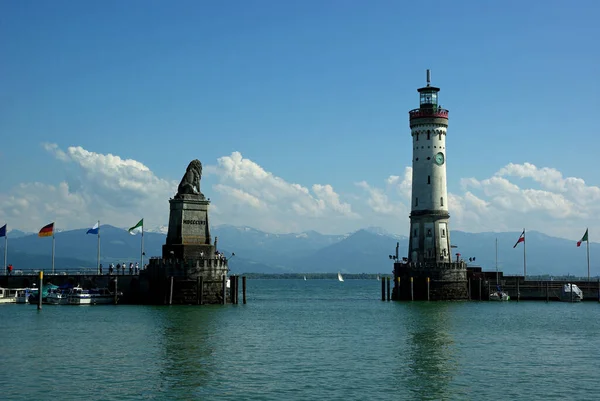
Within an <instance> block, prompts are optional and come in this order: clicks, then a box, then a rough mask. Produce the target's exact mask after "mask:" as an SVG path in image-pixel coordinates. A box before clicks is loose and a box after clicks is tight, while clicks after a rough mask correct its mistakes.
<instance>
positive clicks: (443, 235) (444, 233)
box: [442, 229, 446, 256]
mask: <svg viewBox="0 0 600 401" xmlns="http://www.w3.org/2000/svg"><path fill="white" fill-rule="evenodd" d="M445 236H446V230H445V229H442V237H445ZM444 252H446V250H445V249H444ZM444 256H446V254H445V253H444Z"/></svg>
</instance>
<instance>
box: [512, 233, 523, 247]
mask: <svg viewBox="0 0 600 401" xmlns="http://www.w3.org/2000/svg"><path fill="white" fill-rule="evenodd" d="M519 242H525V230H523V232H522V233H521V235H520V236H519V239H518V240H517V243H516V244H515V246H513V248H516V247H517V245H519Z"/></svg>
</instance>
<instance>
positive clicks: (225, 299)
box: [222, 274, 227, 305]
mask: <svg viewBox="0 0 600 401" xmlns="http://www.w3.org/2000/svg"><path fill="white" fill-rule="evenodd" d="M222 286H223V287H222V290H223V305H225V304H227V275H226V274H223V283H222Z"/></svg>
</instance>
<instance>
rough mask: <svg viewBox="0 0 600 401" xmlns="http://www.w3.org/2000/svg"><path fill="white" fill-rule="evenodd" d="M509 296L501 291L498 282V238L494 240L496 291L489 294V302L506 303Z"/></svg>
mask: <svg viewBox="0 0 600 401" xmlns="http://www.w3.org/2000/svg"><path fill="white" fill-rule="evenodd" d="M508 300H510V296H509V295H508V294H507V293H505V292H504V291H502V289H501V288H500V284H499V282H498V238H496V291H494V292H492V293H490V301H508Z"/></svg>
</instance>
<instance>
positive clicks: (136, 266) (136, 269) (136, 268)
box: [135, 262, 140, 274]
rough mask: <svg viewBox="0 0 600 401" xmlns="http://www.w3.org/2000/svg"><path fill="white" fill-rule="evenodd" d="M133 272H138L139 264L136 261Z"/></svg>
mask: <svg viewBox="0 0 600 401" xmlns="http://www.w3.org/2000/svg"><path fill="white" fill-rule="evenodd" d="M135 274H140V265H139V264H138V262H135Z"/></svg>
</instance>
